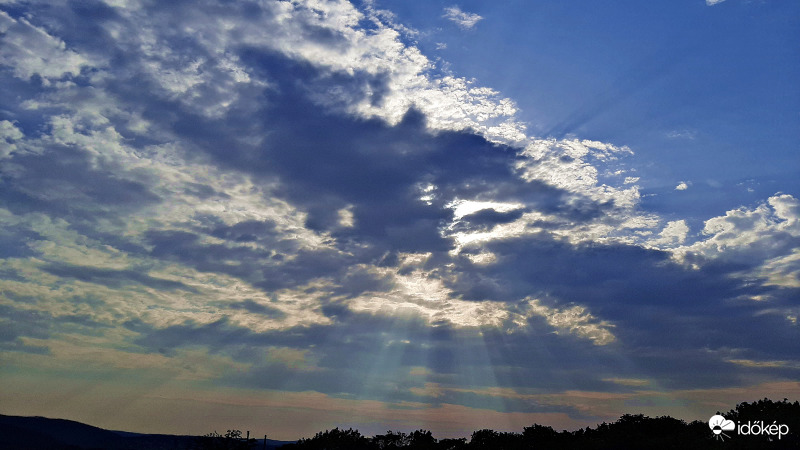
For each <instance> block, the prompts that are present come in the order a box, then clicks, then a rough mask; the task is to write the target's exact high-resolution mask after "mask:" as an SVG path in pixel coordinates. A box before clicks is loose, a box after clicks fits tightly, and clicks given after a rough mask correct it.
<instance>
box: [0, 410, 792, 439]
mask: <svg viewBox="0 0 800 450" xmlns="http://www.w3.org/2000/svg"><path fill="white" fill-rule="evenodd" d="M716 414H720V415H722V416H723V417H724V418H725V419H726V420H730V421H732V422H733V424H736V429H727V430H726V431H724V432H723V433H720V434H715V433H714V432H713V431H712V429H711V428H710V427H709V423H708V422H707V420H708V419H705V420H702V421H701V420H695V421H692V422H689V423H687V422H685V421H683V420H679V419H675V418H672V417H668V416H661V417H648V416H645V415H642V414H625V415H623V416H622V417H620V418H619V419H618V420H616V421H615V422H613V423H602V424H599V425H597V426H595V427H586V428H581V429H578V430H574V431H566V430H563V431H556V430H554V429H553V428H552V427H550V426H546V425H538V424H533V425H531V426H529V427H525V428H524V429H523V430H522V432H505V431H495V430H490V429H482V430H477V431H474V432H473V433H472V435H471V436H470V437H469V438H458V439H436V438H435V437H434V436H433V434H432V433H431V432H430V431H427V430H417V431H413V432H410V433H405V432H395V431H387V432H386V433H385V434H378V435H375V436H373V437H367V436H363V435H362V434H361V433H360V432H359V431H358V430H354V429H346V430H345V429H339V428H334V429H332V430H326V431H321V432H318V433H316V434H315V435H314V436H313V437H311V438H304V439H300V440H299V441H297V442H293V443H286V442H281V441H272V440H263V439H254V438H250V437H249V432H248V435H243V433H242V432H241V431H239V430H227V431H226V433H225V434H220V433H217V432H216V431H214V432H212V433H209V434H206V435H205V436H199V437H192V436H169V435H142V434H137V433H123V432H113V431H108V430H103V429H100V428H96V427H92V426H89V425H85V424H81V423H78V422H72V421H68V420H62V419H45V418H41V417H15V416H3V415H0V449H15V450H18V449H30V450H34V449H45V448H46V449H50V450H67V449H69V450H82V449H137V450H147V449H186V450H189V449H192V450H221V449H224V450H258V449H263V448H266V449H270V450H272V449H275V448H280V449H282V450H387V449H388V450H391V449H406V450H530V449H589V450H591V449H623V450H624V449H681V450H691V449H709V448H710V449H760V448H768V449H800V402H798V401H794V402H790V401H789V400H788V399H783V400H782V401H773V400H770V399H767V398H765V399H763V400H758V401H755V402H752V403H747V402H745V403H740V404H738V405H737V406H736V407H735V408H734V409H732V410H730V411H727V412H720V411H717V412H716ZM756 423H758V424H759V427H758V430H763V429H769V430H771V431H772V433H762V432H761V431H759V432H758V433H756V434H755V435H754V434H753V433H751V434H749V435H743V434H741V433H740V432H739V431H740V428H739V427H740V426H741V425H744V424H756ZM265 425H266V426H265V428H267V429H268V428H269V425H268V424H265ZM773 425H774V426H773ZM779 425H780V426H784V428H782V430H786V431H787V432H786V433H783V434H782V435H781V436H780V438H779V437H778V435H776V434H775V433H774V431H775V430H776V429H777V428H778V426H779ZM770 427H772V428H770Z"/></svg>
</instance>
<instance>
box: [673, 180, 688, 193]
mask: <svg viewBox="0 0 800 450" xmlns="http://www.w3.org/2000/svg"><path fill="white" fill-rule="evenodd" d="M687 189H689V184H688V183H687V182H685V181H681V182H680V183H678V185H677V186H675V190H676V191H685V190H687Z"/></svg>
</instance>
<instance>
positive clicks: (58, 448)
mask: <svg viewBox="0 0 800 450" xmlns="http://www.w3.org/2000/svg"><path fill="white" fill-rule="evenodd" d="M286 443H287V442H282V441H275V440H272V439H267V447H266V448H267V449H269V450H274V449H276V448H278V447H280V446H282V445H284V444H286ZM196 448H198V437H197V436H174V435H166V434H138V433H128V432H122V431H110V430H104V429H102V428H98V427H93V426H91V425H86V424H83V423H80V422H75V421H72V420H64V419H48V418H45V417H22V416H5V415H2V414H0V450H45V449H46V450H99V449H103V450H106V449H108V450H162V449H163V450H182V449H186V450H189V449H196ZM255 448H256V449H263V448H264V447H263V439H260V440H258V445H256V447H255Z"/></svg>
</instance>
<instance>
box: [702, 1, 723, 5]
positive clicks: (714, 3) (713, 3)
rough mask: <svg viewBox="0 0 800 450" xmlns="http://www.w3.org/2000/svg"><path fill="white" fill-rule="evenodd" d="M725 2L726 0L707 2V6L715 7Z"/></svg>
mask: <svg viewBox="0 0 800 450" xmlns="http://www.w3.org/2000/svg"><path fill="white" fill-rule="evenodd" d="M724 1H725V0H706V5H708V6H714V5H716V4H717V3H722V2H724Z"/></svg>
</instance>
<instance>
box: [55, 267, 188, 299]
mask: <svg viewBox="0 0 800 450" xmlns="http://www.w3.org/2000/svg"><path fill="white" fill-rule="evenodd" d="M41 269H42V270H43V271H45V272H47V273H49V274H51V275H55V276H58V277H62V278H72V279H75V280H79V281H85V282H87V283H95V284H101V285H103V286H108V287H111V288H120V287H122V286H127V285H132V284H141V285H143V286H147V287H150V288H153V289H161V290H175V289H180V290H184V291H188V292H195V293H196V292H197V291H196V290H195V289H194V288H192V287H191V286H187V285H185V284H184V283H181V282H180V281H174V280H166V279H163V278H157V277H151V276H150V275H146V274H143V273H142V272H141V271H137V270H115V269H99V268H96V267H88V266H76V265H71V264H49V265H46V266H43V267H41Z"/></svg>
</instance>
